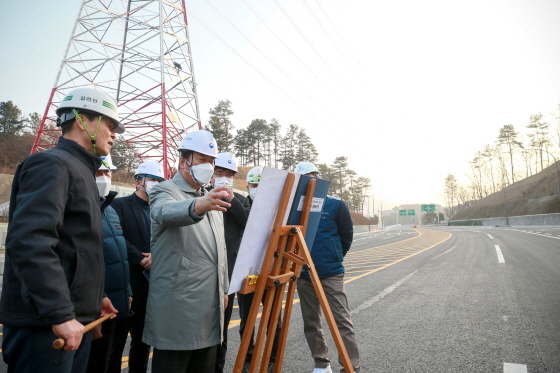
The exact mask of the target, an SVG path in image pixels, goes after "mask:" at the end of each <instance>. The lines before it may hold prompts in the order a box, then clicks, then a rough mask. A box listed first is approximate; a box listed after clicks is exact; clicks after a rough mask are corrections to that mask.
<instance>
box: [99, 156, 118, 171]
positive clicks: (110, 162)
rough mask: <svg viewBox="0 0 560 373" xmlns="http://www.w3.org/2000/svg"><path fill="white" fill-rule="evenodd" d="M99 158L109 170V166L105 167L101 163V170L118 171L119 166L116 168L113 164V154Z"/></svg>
mask: <svg viewBox="0 0 560 373" xmlns="http://www.w3.org/2000/svg"><path fill="white" fill-rule="evenodd" d="M99 158H101V160H102V161H104V162H105V163H107V164H108V165H109V168H107V166H105V165H104V164H103V163H101V166H99V170H116V169H117V166H115V165H114V164H113V159H112V158H111V154H107V155H102V156H100V157H99Z"/></svg>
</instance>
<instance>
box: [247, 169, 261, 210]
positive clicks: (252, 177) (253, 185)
mask: <svg viewBox="0 0 560 373" xmlns="http://www.w3.org/2000/svg"><path fill="white" fill-rule="evenodd" d="M262 171H263V168H262V167H261V166H256V167H253V168H251V169H250V170H249V172H247V177H246V179H245V181H246V182H247V192H249V197H247V198H248V199H249V202H250V203H251V204H253V201H254V200H255V197H256V196H257V189H258V187H259V182H260V181H261V175H262Z"/></svg>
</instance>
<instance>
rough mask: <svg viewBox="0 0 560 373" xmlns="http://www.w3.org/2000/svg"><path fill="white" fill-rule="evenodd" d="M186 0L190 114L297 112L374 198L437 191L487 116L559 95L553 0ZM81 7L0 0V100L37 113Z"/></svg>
mask: <svg viewBox="0 0 560 373" xmlns="http://www.w3.org/2000/svg"><path fill="white" fill-rule="evenodd" d="M113 1H117V0H113ZM186 4H187V12H188V19H189V33H190V38H191V48H192V55H193V61H194V71H195V78H196V82H197V84H198V86H197V87H198V95H199V96H198V99H199V106H200V115H201V120H202V123H203V124H205V123H206V122H207V120H208V117H209V115H208V111H209V110H210V109H211V108H212V107H213V106H215V105H216V104H217V103H218V101H219V100H225V99H228V100H230V101H231V102H232V109H233V111H234V112H235V114H234V115H233V117H232V122H233V124H234V126H236V128H238V129H242V128H245V127H247V126H248V125H249V124H250V122H251V120H253V119H256V118H262V119H266V120H270V119H272V118H276V119H277V120H278V121H279V123H280V124H281V125H282V126H283V128H287V127H288V125H289V124H297V125H299V126H300V127H302V128H304V129H305V130H306V132H307V133H308V135H310V136H311V139H312V140H313V142H314V143H315V145H316V147H317V149H318V151H319V160H320V162H325V163H332V162H333V161H334V159H335V157H337V156H341V155H344V156H346V157H348V161H349V165H350V167H351V168H352V169H353V170H354V171H356V172H357V173H358V174H359V175H360V176H366V177H369V178H370V179H371V181H372V185H373V190H372V194H374V196H375V197H374V198H375V200H376V210H377V208H378V207H379V206H380V202H381V200H382V201H383V206H384V208H385V207H391V206H394V205H397V204H404V203H443V197H442V191H443V180H444V179H445V177H446V176H447V175H448V174H450V173H453V174H455V175H456V176H457V178H458V179H459V180H464V179H465V176H464V175H465V173H466V172H467V169H468V161H469V160H472V159H473V158H474V156H475V153H476V152H477V151H479V150H482V148H483V147H484V145H485V144H492V143H493V142H494V141H495V139H496V137H497V135H498V131H499V128H501V127H502V126H503V125H505V124H513V125H514V126H515V127H516V129H518V130H519V131H521V132H523V129H524V127H525V126H526V125H527V124H528V122H529V117H530V115H532V114H537V113H543V114H544V115H545V117H546V118H547V119H548V121H549V122H550V121H552V120H553V119H552V118H553V116H552V113H553V112H554V111H555V110H556V108H557V106H558V105H559V104H560V68H559V66H560V22H558V19H560V2H558V1H555V0H527V1H525V0H471V1H469V2H465V1H454V0H425V1H422V2H419V1H416V0H400V1H378V0H371V1H364V0H360V1H358V0H346V1H343V2H341V1H334V0H235V1H231V0H230V1H218V0H207V1H202V0H192V1H190V0H186ZM79 8H80V2H79V1H73V2H70V1H65V2H40V1H30V0H18V1H7V0H0V17H1V22H0V35H1V36H2V38H0V51H2V52H1V53H0V101H8V100H11V101H13V102H14V103H15V104H16V105H18V106H19V107H20V108H21V109H22V110H23V112H24V113H25V114H28V113H30V112H39V113H40V114H42V113H43V111H44V108H45V106H46V103H47V100H48V96H49V93H50V90H51V89H52V87H53V85H54V83H55V78H56V73H57V71H58V68H59V66H60V62H61V60H62V58H63V56H64V51H65V48H66V45H67V43H68V40H69V38H70V36H71V35H70V34H71V32H72V28H73V25H74V22H75V19H76V16H77V14H78V11H79ZM265 56H266V57H265Z"/></svg>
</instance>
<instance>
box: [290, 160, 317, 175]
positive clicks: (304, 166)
mask: <svg viewBox="0 0 560 373" xmlns="http://www.w3.org/2000/svg"><path fill="white" fill-rule="evenodd" d="M294 172H295V173H296V174H300V175H305V174H312V173H319V170H318V169H317V167H315V165H314V164H313V163H311V162H299V163H298V164H297V166H296V170H295V171H294Z"/></svg>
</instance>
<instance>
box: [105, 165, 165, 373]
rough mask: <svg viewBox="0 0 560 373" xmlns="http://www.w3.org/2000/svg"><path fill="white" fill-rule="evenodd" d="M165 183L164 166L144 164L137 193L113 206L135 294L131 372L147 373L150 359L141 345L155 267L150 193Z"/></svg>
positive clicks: (136, 179) (138, 172)
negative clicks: (125, 246)
mask: <svg viewBox="0 0 560 373" xmlns="http://www.w3.org/2000/svg"><path fill="white" fill-rule="evenodd" d="M162 181H165V173H164V171H163V166H162V165H161V163H159V162H158V161H148V162H144V163H142V164H141V165H140V166H139V167H138V168H137V169H136V172H135V173H134V186H135V187H136V192H135V193H133V194H131V195H130V196H127V197H122V198H117V199H115V200H114V201H113V203H112V204H111V206H112V207H113V208H114V209H115V211H116V212H117V214H118V215H119V218H120V221H121V226H122V231H123V234H124V238H126V241H127V244H128V264H129V265H130V285H131V287H132V294H134V298H133V299H132V311H133V312H134V314H133V315H132V316H131V317H129V327H130V338H131V340H130V352H129V356H128V371H129V372H130V373H146V371H147V369H148V361H149V358H150V346H149V345H147V344H145V343H144V342H142V334H143V332H144V323H145V319H146V304H147V302H148V284H149V282H148V278H147V275H148V274H149V271H150V269H151V267H152V254H151V251H150V236H151V234H150V230H151V225H152V222H151V219H150V204H149V197H148V194H149V193H150V190H151V189H152V188H153V187H154V186H155V185H157V184H159V183H161V182H162ZM123 347H124V346H123ZM120 352H121V354H122V352H123V350H122V349H121V351H120Z"/></svg>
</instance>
